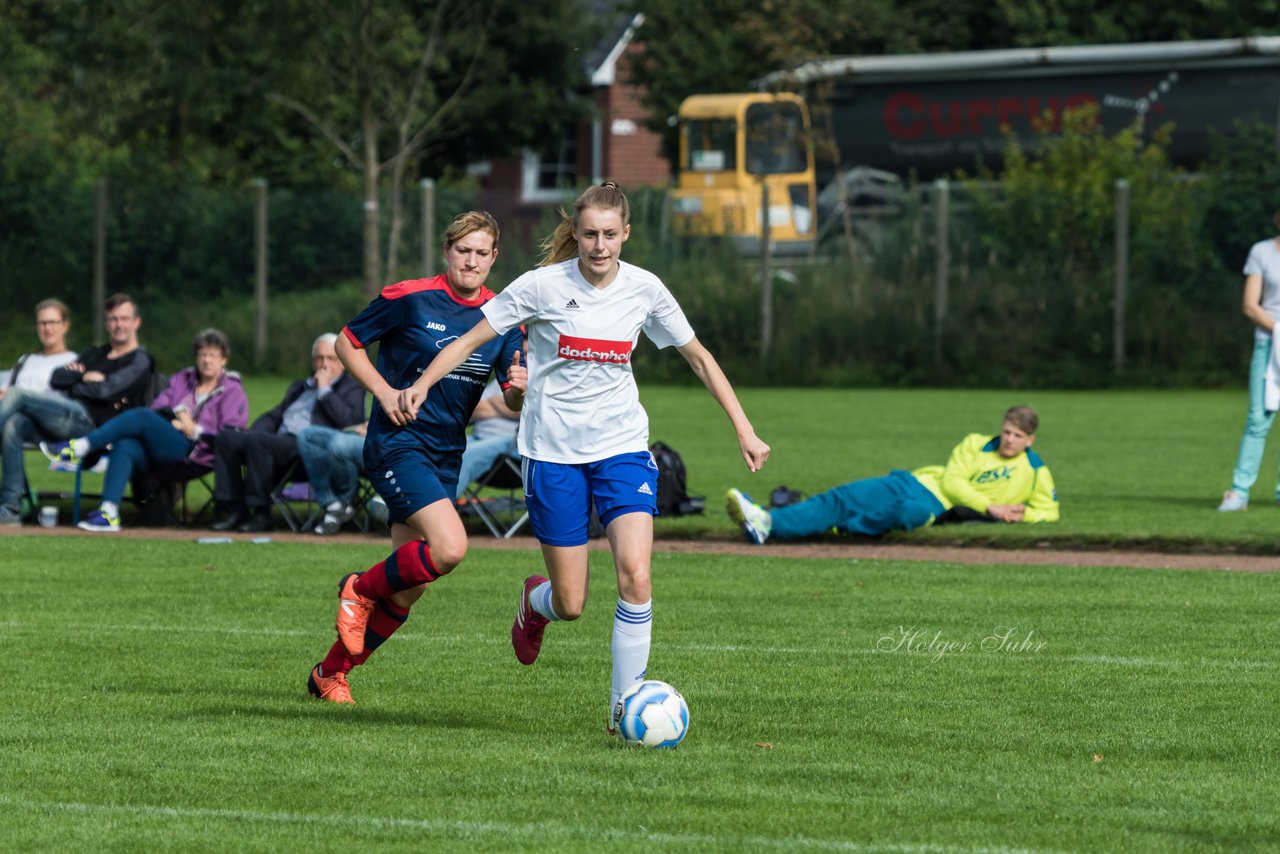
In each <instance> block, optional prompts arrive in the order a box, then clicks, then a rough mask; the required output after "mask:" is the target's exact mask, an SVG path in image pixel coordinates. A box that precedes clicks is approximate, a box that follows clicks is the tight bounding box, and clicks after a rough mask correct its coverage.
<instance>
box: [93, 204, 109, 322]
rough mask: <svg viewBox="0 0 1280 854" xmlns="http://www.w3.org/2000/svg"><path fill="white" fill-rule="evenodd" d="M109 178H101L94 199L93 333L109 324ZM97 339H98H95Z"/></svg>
mask: <svg viewBox="0 0 1280 854" xmlns="http://www.w3.org/2000/svg"><path fill="white" fill-rule="evenodd" d="M106 303H107V179H106V178H99V179H98V181H97V184H96V185H95V187H94V199H93V334H94V335H102V334H103V330H104V329H105V328H106V325H107V305H106ZM94 340H96V339H94Z"/></svg>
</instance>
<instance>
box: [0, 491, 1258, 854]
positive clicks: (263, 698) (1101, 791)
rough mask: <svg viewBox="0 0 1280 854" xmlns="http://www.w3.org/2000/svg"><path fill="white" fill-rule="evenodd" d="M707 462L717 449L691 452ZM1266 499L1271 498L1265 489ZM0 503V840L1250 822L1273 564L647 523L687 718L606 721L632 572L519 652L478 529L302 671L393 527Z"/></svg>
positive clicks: (1038, 833) (1209, 842) (492, 841)
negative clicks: (972, 555)
mask: <svg viewBox="0 0 1280 854" xmlns="http://www.w3.org/2000/svg"><path fill="white" fill-rule="evenodd" d="M702 477H706V475H705V474H703V475H702ZM1259 515H1261V514H1259ZM87 543H88V540H86V539H84V538H81V537H77V538H70V537H68V538H65V539H57V538H47V537H38V538H37V537H22V536H7V537H3V538H0V577H2V578H3V580H4V583H5V590H6V600H5V607H4V610H3V615H2V616H0V637H2V638H3V641H4V644H5V648H6V657H7V660H8V661H9V662H10V665H11V666H10V668H9V669H8V676H7V678H6V700H5V712H4V721H5V725H4V726H3V727H0V748H2V751H3V755H4V757H5V761H4V762H3V763H0V810H2V812H3V818H0V848H3V849H5V850H14V851H25V850H48V851H54V850H58V851H62V850H67V849H75V848H81V849H90V850H94V849H104V848H109V849H113V850H121V851H125V850H147V849H160V850H173V851H183V850H202V849H203V850H208V849H218V850H237V851H241V850H260V851H292V850H312V851H314V850H320V851H351V850H405V851H426V850H432V851H434V850H441V851H459V850H467V851H480V850H486V851H509V850H555V851H600V850H605V849H608V850H618V851H652V850H672V851H675V850H679V851H712V850H806V851H812V850H817V851H934V850H948V851H950V850H974V849H981V850H1092V851H1097V850H1113V851H1119V850H1144V851H1177V850H1247V849H1252V850H1257V849H1263V848H1266V847H1268V846H1273V845H1275V844H1276V842H1277V840H1280V818H1278V816H1280V813H1277V811H1276V810H1275V808H1274V806H1275V803H1276V801H1277V798H1280V778H1278V777H1277V776H1276V774H1275V773H1274V771H1275V769H1274V757H1275V756H1276V755H1277V754H1278V753H1280V736H1278V735H1277V732H1276V728H1275V727H1274V726H1273V724H1272V721H1273V720H1274V686H1275V684H1276V681H1277V678H1278V677H1280V653H1278V652H1277V650H1276V647H1275V644H1273V643H1266V642H1259V640H1260V639H1264V638H1268V637H1274V636H1275V635H1276V633H1277V631H1280V623H1278V622H1277V619H1276V613H1277V611H1278V609H1280V588H1277V583H1278V582H1280V576H1274V575H1258V574H1229V573H1220V572H1203V573H1201V572H1174V571H1149V570H1128V569H1068V568H1062V567H1034V568H1032V567H973V566H957V565H948V564H941V563H903V562H895V561H856V560H845V561H828V560H781V559H777V558H770V557H768V556H767V555H768V552H767V550H763V551H762V552H761V556H759V557H749V558H742V557H727V556H724V557H722V556H697V555H673V554H659V555H657V556H656V557H655V562H654V576H655V585H656V591H657V595H656V597H655V634H654V647H653V654H652V657H651V661H650V675H651V676H653V677H656V678H662V679H666V680H668V681H670V682H672V683H673V684H675V685H676V686H677V687H678V688H680V689H681V690H683V691H684V692H685V694H686V696H687V698H688V701H689V705H690V708H691V714H692V724H691V728H690V732H689V736H688V738H687V739H686V740H685V742H684V744H683V745H681V747H680V748H679V749H678V750H676V751H674V752H646V751H639V750H629V749H625V748H623V747H622V746H621V745H620V744H619V743H618V742H617V741H616V740H612V739H608V738H606V736H605V735H604V733H603V726H604V721H605V711H606V710H605V706H606V692H607V688H608V679H609V670H608V668H609V663H608V662H609V657H608V656H609V652H608V649H609V640H608V638H609V626H610V621H611V616H612V611H613V608H612V603H613V599H614V596H615V595H616V593H615V588H614V582H613V573H612V571H611V569H610V567H609V561H608V556H607V555H604V554H596V555H593V558H592V561H593V567H592V570H593V574H595V576H596V577H595V578H594V579H593V585H592V587H593V590H592V594H593V599H592V601H591V602H590V603H589V605H588V608H587V611H586V613H585V615H584V616H583V618H582V620H581V621H580V622H578V623H576V624H573V625H554V626H552V627H551V628H550V629H549V631H548V635H547V641H546V645H545V646H544V651H543V655H542V657H541V658H540V659H539V661H538V662H537V663H536V664H535V665H534V666H533V667H529V668H525V667H521V666H520V665H518V664H517V663H516V662H515V660H514V657H513V656H512V654H511V650H510V641H509V626H510V619H511V615H512V614H511V612H512V610H513V608H512V607H511V606H513V605H514V600H515V593H516V590H517V586H518V583H519V580H520V579H521V578H522V577H523V576H524V575H525V574H527V573H528V572H530V571H532V570H533V569H534V568H535V567H537V566H538V565H539V559H538V557H537V555H536V554H535V553H534V552H533V551H516V552H497V551H485V550H484V549H482V548H478V547H477V548H474V549H473V550H472V552H471V555H470V557H469V558H468V560H467V563H466V564H465V565H464V566H463V568H461V569H460V570H459V571H458V572H457V573H455V574H454V575H453V576H450V577H449V578H447V579H444V580H443V581H441V582H440V583H438V584H436V585H434V586H433V587H432V588H431V589H430V590H429V591H428V594H427V596H426V597H425V598H424V599H423V600H422V601H421V602H420V603H419V606H418V607H417V608H415V610H414V613H413V616H412V618H411V619H410V621H409V623H408V624H406V626H405V628H404V629H403V630H402V632H401V633H400V634H399V635H398V636H397V637H395V638H393V639H392V640H391V641H390V642H389V643H388V644H387V645H386V646H385V647H383V649H381V650H379V652H378V653H377V655H375V656H374V658H373V659H371V661H370V663H369V664H368V665H367V666H366V667H364V668H361V669H359V670H358V671H357V672H356V674H355V675H354V676H353V678H352V684H353V690H354V691H355V694H356V698H357V700H358V701H359V705H358V706H356V707H354V708H353V707H336V706H332V705H328V704H322V703H318V702H315V701H313V700H311V699H310V698H308V697H307V696H306V694H305V691H304V688H303V683H304V680H305V678H306V674H307V671H308V669H309V668H310V667H311V666H312V665H313V664H314V663H315V661H316V660H317V659H318V658H319V657H320V656H321V655H322V653H323V651H324V649H325V648H327V646H328V644H329V643H331V642H332V640H333V637H334V634H333V630H332V622H333V611H334V607H335V604H336V603H335V597H334V585H335V582H336V580H337V578H338V577H339V575H340V573H341V572H342V571H343V570H344V569H347V568H353V567H358V566H365V565H367V564H368V563H370V562H372V561H374V560H377V559H378V558H379V557H380V556H381V555H382V553H383V546H382V544H381V543H373V542H371V543H370V544H368V545H339V546H333V545H328V544H325V545H320V544H317V545H312V544H285V543H279V542H277V543H271V544H267V545H255V544H251V543H247V542H246V543H236V544H226V545H199V544H196V543H194V542H156V541H151V542H148V541H135V540H119V539H111V538H107V537H102V538H97V539H94V540H93V542H92V545H93V549H92V550H89V549H86V548H85V546H86V544H87Z"/></svg>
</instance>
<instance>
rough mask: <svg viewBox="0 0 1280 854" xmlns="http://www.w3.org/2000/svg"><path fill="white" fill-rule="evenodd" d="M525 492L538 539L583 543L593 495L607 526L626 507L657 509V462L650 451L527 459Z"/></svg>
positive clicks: (550, 542)
mask: <svg viewBox="0 0 1280 854" xmlns="http://www.w3.org/2000/svg"><path fill="white" fill-rule="evenodd" d="M524 497H525V503H526V505H527V506H528V509H529V521H530V523H532V525H533V535H534V536H535V537H537V538H538V542H540V543H546V544H547V545H549V546H580V545H583V544H584V543H586V542H587V527H588V524H589V523H590V521H591V502H592V501H594V502H595V505H596V513H597V514H599V516H600V524H602V525H604V526H605V527H606V528H607V527H608V526H609V523H610V522H612V521H613V520H614V519H616V518H618V517H619V516H621V515H623V514H624V513H648V514H649V515H650V516H656V515H657V514H658V464H657V463H655V462H654V461H653V454H650V453H649V452H648V451H636V452H634V453H630V454H618V455H617V456H613V457H609V458H607V459H603V460H598V461H596V462H594V463H544V462H539V461H538V460H530V459H526V460H525V461H524Z"/></svg>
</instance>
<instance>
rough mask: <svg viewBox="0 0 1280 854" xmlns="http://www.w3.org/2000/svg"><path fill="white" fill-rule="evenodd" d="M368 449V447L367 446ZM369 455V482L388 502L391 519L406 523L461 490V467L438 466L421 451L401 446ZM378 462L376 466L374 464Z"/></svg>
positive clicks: (451, 498) (366, 462)
mask: <svg viewBox="0 0 1280 854" xmlns="http://www.w3.org/2000/svg"><path fill="white" fill-rule="evenodd" d="M366 451H367V448H366ZM371 456H372V455H370V454H368V453H367V452H366V454H365V471H366V472H368V477H369V482H370V483H371V484H373V488H374V489H375V490H377V493H378V494H379V495H381V496H382V500H383V501H385V502H387V520H388V521H389V522H400V523H404V522H406V521H408V519H409V517H410V516H412V515H413V514H414V513H417V512H418V511H419V510H421V509H422V508H423V507H426V506H428V505H431V504H435V503H436V502H437V501H439V500H440V499H442V498H447V499H449V500H450V501H452V500H453V497H454V496H455V495H456V494H457V492H458V467H457V465H456V463H455V465H454V466H453V468H452V470H451V471H447V472H446V471H444V470H443V469H442V468H441V469H437V468H436V466H435V465H433V464H432V462H431V460H430V459H428V458H427V455H426V454H424V453H423V452H422V451H420V450H411V449H399V450H395V451H391V452H390V453H388V454H386V455H385V456H381V457H379V458H374V459H370V457H371ZM375 462H376V463H377V465H376V466H373V465H371V464H372V463H375Z"/></svg>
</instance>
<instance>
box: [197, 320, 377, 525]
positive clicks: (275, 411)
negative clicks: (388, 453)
mask: <svg viewBox="0 0 1280 854" xmlns="http://www.w3.org/2000/svg"><path fill="white" fill-rule="evenodd" d="M337 338H338V336H337V335H335V334H334V333H332V332H326V333H325V334H323V335H321V336H320V337H319V338H317V339H316V340H315V342H314V343H313V344H312V345H311V365H312V372H311V375H310V376H308V377H306V378H304V379H300V380H295V381H294V382H293V383H292V384H290V386H289V388H288V389H287V390H286V391H285V393H284V398H283V399H281V401H280V402H279V403H277V404H276V405H275V406H274V407H273V408H272V409H270V410H268V411H267V412H264V413H262V414H261V415H259V416H258V418H257V419H256V420H255V421H254V422H253V424H251V425H249V429H248V430H220V431H219V432H218V434H217V435H216V436H214V437H213V454H214V459H213V475H214V480H215V488H214V491H213V498H214V501H215V502H217V505H218V507H219V509H220V510H222V511H223V513H224V514H225V515H224V516H223V518H222V519H221V520H219V521H217V522H215V523H213V524H212V525H210V526H209V527H210V528H211V529H212V530H214V531H240V532H242V533H246V534H248V533H261V532H265V531H270V530H271V528H272V525H273V523H272V521H271V490H272V488H273V487H274V486H275V485H276V483H277V482H279V480H280V479H281V478H283V477H284V476H285V473H286V472H287V471H288V469H289V467H290V466H292V465H293V463H294V461H296V460H298V459H300V456H299V453H298V434H300V433H301V432H302V431H303V430H305V429H306V428H307V427H310V426H312V425H313V424H318V425H320V426H322V427H332V428H334V429H335V430H345V429H346V428H348V427H353V426H354V425H356V424H359V423H360V422H362V421H364V420H365V414H364V410H365V405H364V387H363V386H362V385H360V383H359V382H357V381H356V379H355V377H353V376H351V375H350V374H348V373H347V372H346V371H345V370H343V367H342V363H341V362H339V361H338V356H337V353H336V352H335V351H334V346H333V342H334V341H336V340H337Z"/></svg>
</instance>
